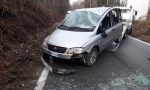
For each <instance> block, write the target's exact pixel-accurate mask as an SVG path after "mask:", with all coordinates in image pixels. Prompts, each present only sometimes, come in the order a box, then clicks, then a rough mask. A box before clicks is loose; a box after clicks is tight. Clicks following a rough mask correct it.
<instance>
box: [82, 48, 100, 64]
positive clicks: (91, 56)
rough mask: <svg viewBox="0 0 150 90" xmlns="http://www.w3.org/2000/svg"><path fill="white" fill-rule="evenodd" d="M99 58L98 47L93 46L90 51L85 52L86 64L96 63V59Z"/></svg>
mask: <svg viewBox="0 0 150 90" xmlns="http://www.w3.org/2000/svg"><path fill="white" fill-rule="evenodd" d="M97 58H98V49H97V48H93V49H92V50H91V51H90V53H85V54H84V59H85V63H84V64H85V65H86V66H89V67H90V66H92V65H94V64H95V63H96V60H97Z"/></svg>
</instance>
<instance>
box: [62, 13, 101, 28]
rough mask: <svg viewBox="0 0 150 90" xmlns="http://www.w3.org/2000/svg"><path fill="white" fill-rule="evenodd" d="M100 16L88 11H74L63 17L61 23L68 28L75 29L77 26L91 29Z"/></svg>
mask: <svg viewBox="0 0 150 90" xmlns="http://www.w3.org/2000/svg"><path fill="white" fill-rule="evenodd" d="M100 18H101V16H100V15H97V14H95V13H93V12H90V11H74V12H72V13H70V14H69V15H68V16H67V17H66V18H65V20H64V21H63V22H62V25H63V26H67V27H69V30H72V29H73V30H77V28H78V29H79V28H80V29H82V30H83V29H88V30H90V31H91V30H93V29H94V28H95V27H96V26H97V24H98V22H99V20H100ZM62 25H61V26H62Z"/></svg>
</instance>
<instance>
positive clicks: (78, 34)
mask: <svg viewBox="0 0 150 90" xmlns="http://www.w3.org/2000/svg"><path fill="white" fill-rule="evenodd" d="M122 30H123V23H122V19H121V11H120V9H117V8H112V7H98V8H84V9H77V10H74V11H72V12H71V13H70V14H69V15H67V16H66V17H65V19H64V20H63V21H62V22H61V23H60V24H59V25H58V27H57V29H56V30H55V31H54V32H53V33H52V34H51V35H49V36H48V37H46V38H45V40H44V42H43V45H42V47H43V51H44V55H45V54H46V55H47V56H48V57H57V58H62V59H68V60H73V59H74V60H76V58H80V60H81V61H83V62H84V63H85V64H86V65H88V66H91V65H93V64H95V62H96V60H97V57H98V54H99V53H101V52H102V51H103V50H104V49H105V48H106V47H108V46H109V45H110V44H112V43H113V42H116V43H120V41H121V40H122ZM77 60H78V59H77Z"/></svg>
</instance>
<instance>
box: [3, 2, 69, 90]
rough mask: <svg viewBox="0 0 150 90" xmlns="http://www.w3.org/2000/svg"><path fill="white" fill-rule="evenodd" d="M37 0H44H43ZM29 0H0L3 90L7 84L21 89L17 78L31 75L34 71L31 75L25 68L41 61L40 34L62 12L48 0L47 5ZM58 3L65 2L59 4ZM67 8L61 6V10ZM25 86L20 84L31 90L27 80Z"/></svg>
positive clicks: (16, 89) (33, 67)
mask: <svg viewBox="0 0 150 90" xmlns="http://www.w3.org/2000/svg"><path fill="white" fill-rule="evenodd" d="M37 1H39V2H44V1H45V0H44V1H41V0H37ZM55 1H59V0H55ZM32 2H35V0H33V1H32V0H1V1H0V89H1V90H3V88H5V90H8V88H9V90H20V86H19V85H18V81H17V79H19V80H21V81H26V80H28V79H32V78H30V77H28V76H30V75H32V74H33V72H32V73H30V75H28V72H31V71H30V70H31V69H32V70H33V69H36V66H35V65H36V64H37V63H38V64H39V63H40V54H41V53H40V51H41V50H40V47H41V43H42V40H43V38H44V37H45V36H46V35H47V34H49V32H50V31H52V28H51V27H52V25H53V24H54V23H55V22H57V21H59V20H61V18H62V17H63V16H64V15H63V14H62V13H60V12H59V11H56V10H55V7H53V8H51V3H49V5H47V6H46V5H44V4H43V5H41V3H40V6H38V5H33V3H32ZM49 2H51V1H49ZM59 6H67V5H65V4H64V5H63V4H61V5H59ZM57 7H58V6H57ZM57 9H58V8H57ZM66 9H67V8H64V10H66ZM54 10H55V12H54ZM61 12H63V13H64V12H65V11H63V10H62V11H61ZM33 71H34V70H33ZM26 77H27V78H26ZM16 78H17V79H16ZM24 78H25V79H24ZM25 86H26V88H21V90H32V89H31V88H30V89H29V88H27V86H29V87H30V86H32V87H33V85H30V83H25ZM2 87H3V88H2ZM6 87H8V88H6Z"/></svg>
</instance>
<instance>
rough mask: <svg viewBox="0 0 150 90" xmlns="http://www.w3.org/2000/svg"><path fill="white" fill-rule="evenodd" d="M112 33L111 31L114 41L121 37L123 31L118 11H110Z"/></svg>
mask: <svg viewBox="0 0 150 90" xmlns="http://www.w3.org/2000/svg"><path fill="white" fill-rule="evenodd" d="M111 19H112V20H111V22H112V31H113V36H114V37H113V40H116V39H118V38H119V37H120V35H122V31H123V23H122V19H121V11H120V9H113V10H112V18H111Z"/></svg>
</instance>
